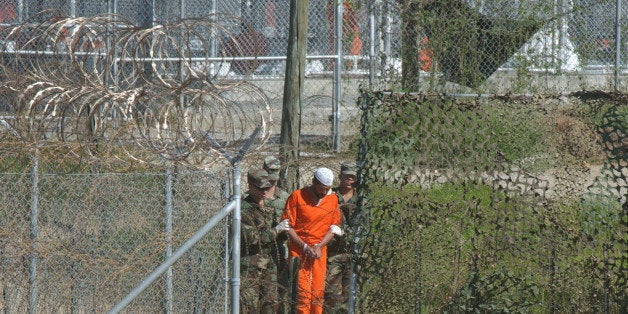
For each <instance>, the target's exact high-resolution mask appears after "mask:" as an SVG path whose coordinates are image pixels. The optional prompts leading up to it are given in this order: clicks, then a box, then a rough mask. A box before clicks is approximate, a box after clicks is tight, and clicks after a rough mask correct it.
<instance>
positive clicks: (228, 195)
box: [223, 176, 231, 313]
mask: <svg viewBox="0 0 628 314" xmlns="http://www.w3.org/2000/svg"><path fill="white" fill-rule="evenodd" d="M226 177H227V180H226V181H225V182H224V187H223V195H224V197H225V200H226V201H227V202H230V201H231V188H230V187H231V184H230V182H229V176H226ZM224 226H225V298H224V312H225V313H229V293H226V291H229V252H230V251H229V224H228V223H226V224H225V225H224Z"/></svg>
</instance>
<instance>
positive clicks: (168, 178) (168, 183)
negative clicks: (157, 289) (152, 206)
mask: <svg viewBox="0 0 628 314" xmlns="http://www.w3.org/2000/svg"><path fill="white" fill-rule="evenodd" d="M171 167H172V166H171V165H168V166H166V171H165V182H164V193H165V201H166V208H165V211H166V212H165V215H166V217H165V225H166V226H165V229H166V230H165V232H166V260H168V259H169V258H170V257H171V256H172V208H173V202H172V195H173V193H172V168H171ZM165 294H166V295H165V297H166V302H165V304H164V306H165V309H164V311H165V312H166V313H172V311H173V305H172V266H170V267H168V270H166V290H165Z"/></svg>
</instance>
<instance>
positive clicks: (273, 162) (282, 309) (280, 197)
mask: <svg viewBox="0 0 628 314" xmlns="http://www.w3.org/2000/svg"><path fill="white" fill-rule="evenodd" d="M264 170H266V172H268V178H269V180H270V183H271V184H272V185H273V188H272V190H273V192H272V196H271V197H270V199H269V202H268V204H269V205H270V206H271V207H272V208H273V209H274V216H273V221H274V223H275V224H276V223H279V221H280V218H281V214H282V213H283V210H284V207H285V206H286V200H287V199H288V197H289V196H290V194H289V193H288V192H286V191H285V190H283V189H281V188H280V187H278V186H277V182H278V181H279V171H280V170H281V162H280V161H279V159H277V157H274V156H269V157H266V158H264ZM277 244H278V252H276V254H273V256H277V260H275V262H276V263H277V282H278V283H279V285H278V293H279V313H288V312H289V310H290V295H289V293H288V287H289V283H290V272H289V269H288V236H287V235H286V234H285V233H283V234H280V235H279V236H278V238H277Z"/></svg>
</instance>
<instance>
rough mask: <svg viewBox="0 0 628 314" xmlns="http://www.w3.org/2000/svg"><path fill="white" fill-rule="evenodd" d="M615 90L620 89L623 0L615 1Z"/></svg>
mask: <svg viewBox="0 0 628 314" xmlns="http://www.w3.org/2000/svg"><path fill="white" fill-rule="evenodd" d="M615 3H616V4H615V91H619V74H620V72H621V70H620V69H619V67H620V65H621V0H616V1H615Z"/></svg>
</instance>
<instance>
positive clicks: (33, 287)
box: [28, 149, 39, 314]
mask: <svg viewBox="0 0 628 314" xmlns="http://www.w3.org/2000/svg"><path fill="white" fill-rule="evenodd" d="M38 154H39V152H38V151H37V149H35V151H34V152H33V155H32V156H31V160H32V163H33V164H32V167H31V212H30V233H31V234H30V235H31V252H30V254H29V258H28V259H29V272H28V284H29V285H28V287H29V298H28V313H30V314H34V313H36V312H37V238H38V237H39V227H38V221H37V219H38V218H37V217H38V215H39V209H38V207H39V156H38Z"/></svg>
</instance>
